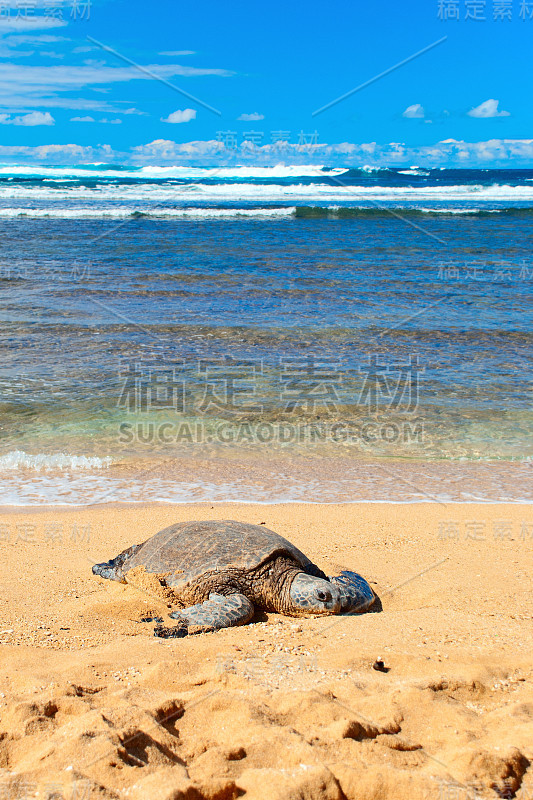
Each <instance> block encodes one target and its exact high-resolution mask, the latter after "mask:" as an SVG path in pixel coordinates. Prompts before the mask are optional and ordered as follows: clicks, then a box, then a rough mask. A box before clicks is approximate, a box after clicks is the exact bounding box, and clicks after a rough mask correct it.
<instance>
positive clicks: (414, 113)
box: [402, 103, 425, 119]
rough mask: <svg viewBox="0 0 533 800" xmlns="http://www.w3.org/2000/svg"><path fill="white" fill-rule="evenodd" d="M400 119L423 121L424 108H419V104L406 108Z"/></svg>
mask: <svg viewBox="0 0 533 800" xmlns="http://www.w3.org/2000/svg"><path fill="white" fill-rule="evenodd" d="M402 117H405V118H406V119H424V117H425V111H424V106H421V105H420V103H414V104H413V105H412V106H407V108H406V109H405V111H404V112H403V114H402Z"/></svg>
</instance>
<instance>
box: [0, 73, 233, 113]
mask: <svg viewBox="0 0 533 800" xmlns="http://www.w3.org/2000/svg"><path fill="white" fill-rule="evenodd" d="M145 68H146V69H147V70H148V71H149V72H152V73H155V74H157V75H159V76H161V77H162V78H166V79H168V78H172V77H174V76H175V75H179V76H182V77H191V76H200V75H218V76H221V77H228V76H230V75H232V74H233V73H231V72H228V71H227V70H223V69H196V68H193V67H183V66H181V65H180V64H165V65H161V64H150V65H147V66H146V67H145ZM133 80H154V78H152V77H151V76H150V75H147V74H146V73H144V72H141V71H140V70H138V69H136V68H135V67H107V66H94V65H85V66H67V65H54V66H30V65H15V64H11V63H2V64H0V107H4V108H7V107H11V106H13V105H14V102H13V101H12V98H13V97H17V98H20V97H24V98H25V99H24V102H23V103H19V105H24V106H28V105H33V106H35V105H37V104H39V105H53V103H52V102H50V101H51V100H52V99H53V96H54V95H55V94H56V93H60V92H79V90H80V89H82V88H84V87H91V88H93V87H94V85H102V84H104V85H105V84H111V83H118V82H129V81H133ZM41 98H47V99H48V102H46V103H41ZM69 102H70V105H69V106H67V107H70V108H87V109H88V108H89V107H90V106H88V105H85V106H84V105H75V104H74V102H73V101H69ZM78 102H79V101H78ZM81 102H82V103H83V102H86V101H84V100H82V101H81ZM93 108H94V106H93Z"/></svg>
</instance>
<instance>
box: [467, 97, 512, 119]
mask: <svg viewBox="0 0 533 800" xmlns="http://www.w3.org/2000/svg"><path fill="white" fill-rule="evenodd" d="M498 103H499V100H485V102H484V103H480V105H479V106H475V108H471V109H470V111H468V116H469V117H476V118H477V119H491V118H492V117H509V116H510V114H509V112H508V111H499V109H498Z"/></svg>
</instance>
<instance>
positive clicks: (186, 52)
mask: <svg viewBox="0 0 533 800" xmlns="http://www.w3.org/2000/svg"><path fill="white" fill-rule="evenodd" d="M194 53H195V51H194V50H162V51H161V52H160V53H159V55H160V56H193V55H194Z"/></svg>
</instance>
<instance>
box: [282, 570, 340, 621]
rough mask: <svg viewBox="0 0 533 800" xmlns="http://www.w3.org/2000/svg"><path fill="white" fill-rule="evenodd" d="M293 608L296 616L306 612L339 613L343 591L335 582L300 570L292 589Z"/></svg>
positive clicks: (291, 611)
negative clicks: (341, 591)
mask: <svg viewBox="0 0 533 800" xmlns="http://www.w3.org/2000/svg"><path fill="white" fill-rule="evenodd" d="M290 600H291V609H290V613H291V614H294V615H295V616H304V615H305V614H338V613H339V612H340V610H341V593H340V590H339V589H338V587H337V586H335V584H333V583H330V582H329V581H326V580H323V579H322V578H315V577H314V576H313V575H306V573H305V572H299V573H298V574H297V575H296V577H295V578H294V580H293V582H292V584H291V589H290Z"/></svg>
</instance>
